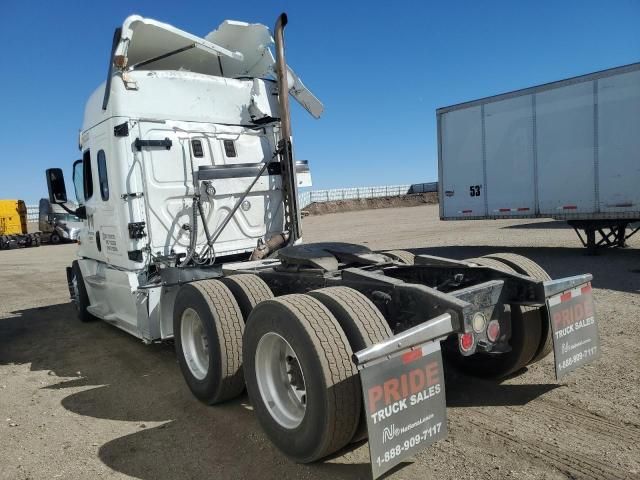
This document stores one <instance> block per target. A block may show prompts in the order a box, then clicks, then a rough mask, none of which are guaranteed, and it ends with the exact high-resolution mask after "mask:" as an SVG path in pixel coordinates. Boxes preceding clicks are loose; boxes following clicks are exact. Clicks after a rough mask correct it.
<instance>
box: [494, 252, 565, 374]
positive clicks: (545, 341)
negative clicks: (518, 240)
mask: <svg viewBox="0 0 640 480" xmlns="http://www.w3.org/2000/svg"><path fill="white" fill-rule="evenodd" d="M486 258H492V259H495V260H498V261H499V262H502V263H504V264H506V265H509V266H510V267H511V268H513V269H514V270H515V271H516V272H518V273H521V274H522V275H527V276H529V277H531V278H535V279H536V280H542V281H547V280H551V276H550V275H549V274H548V273H547V272H546V270H545V269H544V268H542V267H541V266H540V265H538V264H537V263H536V262H534V261H533V260H530V259H528V258H527V257H523V256H522V255H517V254H515V253H493V254H491V255H487V256H486ZM535 311H537V312H538V315H539V317H540V325H541V333H540V345H538V350H537V351H536V353H535V355H534V356H533V359H532V360H531V362H530V363H536V362H538V361H540V360H542V359H543V358H545V357H546V356H547V355H549V354H550V353H551V350H553V338H552V336H553V332H552V331H551V323H550V322H549V312H548V310H547V307H546V306H544V307H540V308H537V309H535Z"/></svg>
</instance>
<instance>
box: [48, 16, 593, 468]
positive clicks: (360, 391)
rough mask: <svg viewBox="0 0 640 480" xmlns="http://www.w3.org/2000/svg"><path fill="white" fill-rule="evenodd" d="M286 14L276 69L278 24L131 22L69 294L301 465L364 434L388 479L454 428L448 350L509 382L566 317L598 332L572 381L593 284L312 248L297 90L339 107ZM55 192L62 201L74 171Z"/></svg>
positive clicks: (52, 182) (474, 263) (87, 146)
mask: <svg viewBox="0 0 640 480" xmlns="http://www.w3.org/2000/svg"><path fill="white" fill-rule="evenodd" d="M286 22H287V18H286V15H284V14H283V15H281V16H280V17H279V19H278V22H277V23H276V28H275V32H274V33H275V51H276V55H275V57H274V55H273V53H272V51H271V45H272V43H274V40H273V39H272V36H271V33H270V32H269V30H268V29H267V27H265V26H264V25H256V24H248V23H244V22H236V21H226V22H224V23H223V24H222V25H221V26H220V27H219V28H218V29H217V30H215V31H213V32H212V33H210V34H209V35H207V36H206V37H205V38H200V37H196V36H194V35H192V34H189V33H187V32H184V31H182V30H179V29H177V28H175V27H172V26H170V25H167V24H163V23H160V22H157V21H155V20H150V19H144V18H141V17H137V16H134V17H129V18H127V19H126V20H125V22H124V24H123V26H122V27H121V28H118V29H117V30H116V33H115V36H114V42H113V48H112V52H111V56H110V60H109V64H108V65H109V69H108V75H107V79H106V82H105V83H104V84H103V85H102V86H100V87H99V88H98V90H96V92H95V93H94V94H93V95H92V96H91V98H90V99H89V101H88V103H87V107H86V110H85V120H84V125H83V128H82V132H81V135H80V151H81V153H82V159H81V160H78V161H76V162H75V163H74V171H73V180H74V185H75V187H76V197H77V200H78V203H79V205H80V206H79V207H78V208H77V209H76V210H75V212H74V213H75V214H76V215H77V216H78V217H80V218H82V219H83V228H82V229H81V231H80V234H79V236H78V259H77V260H75V261H74V262H73V263H72V265H71V266H70V267H68V268H67V275H68V280H69V292H70V295H71V298H72V300H73V301H74V303H75V304H76V306H77V309H78V316H79V318H80V320H82V321H90V320H95V319H100V320H103V321H106V322H109V323H111V324H113V325H115V326H117V327H119V328H121V329H124V330H126V331H127V332H129V333H131V334H132V335H135V336H136V337H138V338H140V339H142V340H143V341H144V342H160V341H165V340H173V342H174V344H175V348H176V354H177V357H178V363H179V365H180V369H181V371H182V374H183V376H184V378H185V381H186V383H187V385H188V387H189V388H190V389H191V391H192V392H193V394H194V395H195V396H196V397H197V398H198V399H200V400H201V401H203V402H206V403H208V404H216V403H220V402H224V401H228V400H230V399H233V398H235V397H237V396H238V395H240V394H241V392H242V391H243V390H244V389H245V386H246V389H247V392H248V394H249V398H250V400H251V403H252V405H253V408H254V410H255V412H256V415H257V417H258V419H259V421H260V424H261V425H262V427H263V428H264V430H265V432H266V434H267V435H268V436H269V438H270V439H271V440H272V441H273V442H274V444H275V445H277V446H278V448H280V449H281V450H282V451H283V452H284V453H285V454H286V455H288V456H289V457H291V458H292V459H294V460H296V461H299V462H311V461H314V460H317V459H320V458H322V457H324V456H326V455H329V454H331V453H333V452H335V451H337V450H338V449H340V448H342V447H344V446H345V445H346V444H347V443H349V442H350V441H352V440H354V439H360V438H363V436H364V435H363V434H364V432H366V433H367V434H368V436H369V445H370V449H371V454H372V469H373V473H374V475H376V476H377V475H380V474H382V473H384V472H385V471H388V470H389V469H390V468H393V467H394V466H396V465H397V464H398V463H400V462H401V461H402V459H404V458H406V457H407V456H411V455H413V454H414V453H416V451H417V450H418V449H421V448H424V447H425V446H427V445H429V444H431V443H433V442H434V441H436V440H438V439H440V438H443V437H444V436H445V435H446V425H447V423H446V408H445V401H444V372H443V370H442V360H441V356H440V355H441V353H440V352H441V341H442V349H443V351H445V352H446V353H447V355H449V356H450V357H451V358H452V359H453V360H454V361H455V362H457V363H458V364H459V365H460V368H463V369H465V370H467V371H468V372H469V373H471V374H477V375H491V376H504V375H509V374H512V373H515V372H518V371H521V370H522V368H523V367H525V366H526V365H529V364H532V363H534V362H537V361H538V360H540V359H542V358H544V357H545V356H547V355H548V354H549V353H550V352H551V350H552V346H553V343H552V342H553V332H554V331H555V330H556V329H557V328H559V327H560V326H561V325H560V324H558V323H557V322H555V323H554V322H552V321H551V319H552V318H555V317H556V316H557V315H560V313H561V312H560V313H558V312H559V311H562V312H565V313H567V315H565V317H566V318H571V319H572V320H574V321H581V322H587V323H588V325H587V327H586V328H582V329H580V330H579V332H580V333H579V335H580V336H581V338H580V339H577V340H576V341H575V345H578V346H579V348H578V347H576V350H575V351H572V352H571V354H570V355H577V354H578V350H580V352H579V353H580V356H579V358H578V357H577V356H576V358H566V357H567V353H566V352H567V351H570V350H567V349H566V348H565V349H564V350H562V351H561V352H560V353H558V351H556V352H555V353H556V363H557V366H558V370H557V375H558V376H562V375H563V374H565V373H567V372H569V371H570V370H572V369H573V368H575V367H577V366H580V365H582V364H584V363H586V362H589V361H591V360H594V359H595V358H597V356H598V355H599V347H598V344H597V328H596V324H595V319H594V316H593V308H592V300H591V298H592V297H591V293H590V288H589V282H590V280H591V275H588V274H584V275H577V276H575V277H569V278H564V279H559V280H551V279H550V278H549V277H548V276H547V275H546V274H545V273H544V271H543V270H542V269H540V267H539V266H537V265H535V264H533V263H532V262H530V261H529V260H527V259H524V258H522V257H518V256H513V255H494V256H492V257H491V258H477V259H470V260H468V261H456V260H450V259H444V258H439V257H431V256H415V257H414V256H413V255H411V254H410V253H409V252H404V251H393V252H384V253H375V252H372V251H370V250H369V249H367V248H366V247H362V246H359V245H350V244H343V243H321V244H303V243H302V226H301V222H300V209H299V208H298V205H297V192H296V189H297V187H298V186H299V185H308V184H309V180H310V177H309V172H308V169H307V167H306V164H304V163H298V162H296V161H295V160H294V155H293V148H292V137H291V128H290V115H289V96H292V97H293V98H294V99H296V100H297V101H299V102H300V104H301V105H302V106H303V107H304V108H306V109H307V110H308V111H309V112H310V113H311V114H312V115H313V116H316V117H317V116H319V115H320V113H321V112H322V105H321V104H320V102H319V101H318V100H316V99H315V97H314V96H313V95H312V94H311V93H310V92H309V91H308V90H307V89H306V88H305V87H304V85H303V84H302V82H301V81H300V79H299V78H298V77H297V76H296V75H295V73H293V71H292V70H291V68H289V67H288V66H287V64H286V62H285V58H284V26H285V25H286ZM47 183H48V186H49V197H50V200H51V201H52V202H55V203H59V204H61V205H62V206H63V208H64V206H65V202H66V201H67V194H66V190H65V183H64V176H63V172H62V170H61V169H59V168H52V169H48V170H47ZM67 208H68V207H67ZM572 292H574V293H575V295H574V293H572ZM563 295H564V296H563ZM561 298H562V299H566V301H565V302H561V301H560V300H561ZM572 299H573V300H572ZM576 305H577V307H579V311H578V313H579V315H578V314H577V316H575V315H573V314H572V316H571V317H570V316H569V315H568V314H569V313H570V312H569V310H570V309H573V308H574V306H576ZM567 309H569V310H567ZM571 311H573V310H571ZM578 317H579V318H578ZM558 318H560V317H558ZM562 318H564V317H562ZM585 332H590V333H589V335H587V338H586V339H585V338H584V337H585V335H586V333H585ZM568 341H569V338H563V342H564V343H565V344H567V343H568ZM587 344H589V345H588V347H589V349H588V350H586V347H585V348H584V349H583V346H585V345H587ZM582 350H585V351H586V353H583V351H582ZM362 412H366V415H364V414H363V415H361V413H362ZM363 418H366V422H365V421H362V422H361V420H362V419H363ZM365 423H366V425H365ZM403 425H404V426H407V428H404V429H403V428H401V426H403ZM418 426H419V428H418ZM414 427H416V428H415V430H412V429H413V428H414Z"/></svg>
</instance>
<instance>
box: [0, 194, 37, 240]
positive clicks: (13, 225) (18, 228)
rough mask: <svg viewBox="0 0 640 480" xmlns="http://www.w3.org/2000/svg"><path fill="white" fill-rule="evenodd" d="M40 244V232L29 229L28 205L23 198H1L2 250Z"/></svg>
mask: <svg viewBox="0 0 640 480" xmlns="http://www.w3.org/2000/svg"><path fill="white" fill-rule="evenodd" d="M38 246H40V232H36V233H29V232H28V231H27V206H26V205H25V204H24V202H23V201H22V200H0V250H5V249H8V248H18V247H38Z"/></svg>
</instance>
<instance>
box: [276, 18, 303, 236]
mask: <svg viewBox="0 0 640 480" xmlns="http://www.w3.org/2000/svg"><path fill="white" fill-rule="evenodd" d="M286 25H287V14H286V13H282V14H281V15H280V16H279V17H278V20H277V21H276V26H275V30H274V32H275V35H274V36H275V43H276V70H277V71H276V73H277V79H278V98H279V103H280V127H281V132H282V135H281V140H280V142H279V144H278V154H279V156H280V166H281V170H282V189H283V192H282V193H283V203H284V216H285V229H286V230H287V231H288V232H289V239H288V242H287V244H288V245H292V244H293V243H294V242H295V241H296V240H298V239H299V238H301V237H302V227H301V221H300V209H299V207H298V184H297V181H296V165H295V160H294V158H293V145H292V142H291V114H290V110H289V79H288V67H287V62H286V60H285V55H284V27H285V26H286Z"/></svg>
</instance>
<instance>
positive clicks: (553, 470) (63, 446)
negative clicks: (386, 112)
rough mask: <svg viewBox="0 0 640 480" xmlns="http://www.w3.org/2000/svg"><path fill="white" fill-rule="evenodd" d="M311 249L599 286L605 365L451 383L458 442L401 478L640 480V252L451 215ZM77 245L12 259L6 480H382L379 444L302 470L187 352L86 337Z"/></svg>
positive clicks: (335, 235)
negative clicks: (351, 248) (365, 252)
mask: <svg viewBox="0 0 640 480" xmlns="http://www.w3.org/2000/svg"><path fill="white" fill-rule="evenodd" d="M303 227H304V233H305V239H306V241H307V242H311V241H321V240H334V241H351V242H358V243H364V244H366V245H368V246H370V247H371V248H372V249H391V248H406V249H411V250H413V251H415V252H418V253H430V254H435V255H441V256H450V257H454V258H468V257H475V256H480V255H484V254H487V253H490V252H498V251H509V252H515V253H520V254H523V255H527V256H530V257H531V258H532V259H534V260H536V261H537V262H539V263H540V264H541V265H542V266H543V267H544V268H546V269H547V270H548V271H549V273H550V274H551V275H552V276H553V277H559V276H566V275H572V274H577V273H585V272H590V273H593V274H594V276H595V279H594V282H593V285H594V287H595V299H596V308H597V312H598V317H599V322H600V332H601V337H602V338H601V342H602V353H603V356H602V358H601V359H600V360H599V361H598V362H597V363H595V364H592V365H590V366H587V367H586V368H583V369H581V370H579V371H576V372H574V373H572V374H571V375H570V376H569V377H568V378H567V380H566V381H563V382H561V383H556V382H555V381H554V377H553V363H552V359H551V357H548V358H547V359H545V360H544V361H542V362H540V363H538V364H536V365H534V366H532V367H531V368H530V369H529V370H528V371H526V372H524V373H523V374H522V375H520V376H517V377H515V378H511V379H509V380H506V381H503V382H493V381H483V380H476V379H472V378H469V377H465V376H463V375H461V374H459V373H457V372H455V371H454V370H453V369H451V368H449V369H448V370H447V379H446V383H447V405H448V416H449V429H450V433H449V437H448V439H446V440H444V441H441V442H439V443H437V444H435V445H434V446H432V447H431V448H429V449H428V450H425V451H423V452H422V453H420V454H419V455H417V457H415V458H414V459H413V460H411V461H408V462H406V463H405V464H404V465H402V466H401V468H399V469H397V470H396V471H394V472H393V473H392V474H391V475H390V476H389V478H392V479H422V478H438V479H452V480H453V479H459V478H469V479H471V478H473V479H484V478H492V479H502V478H518V479H540V478H543V479H564V478H570V479H593V480H596V479H625V478H640V474H639V472H640V373H639V367H640V342H638V341H637V340H635V333H636V330H637V326H638V321H640V320H639V319H640V296H639V295H638V293H639V292H640V238H637V239H635V240H634V241H633V242H631V247H632V248H628V249H623V250H616V251H608V252H605V253H604V254H602V255H600V256H595V257H590V256H586V255H585V250H584V249H583V248H581V247H580V244H579V242H578V240H577V238H576V237H575V234H574V232H573V231H572V230H571V229H570V228H567V226H566V225H564V224H562V223H559V222H550V221H534V222H532V221H523V220H518V221H515V220H514V221H506V220H505V221H474V222H440V221H439V220H438V215H437V206H433V205H424V206H417V207H410V208H389V209H383V210H368V211H357V212H346V213H336V214H327V215H323V216H311V217H307V218H305V220H304V225H303ZM74 249H75V247H74V246H73V245H62V246H42V247H40V248H38V249H32V250H14V251H2V252H0V286H1V290H0V479H27V478H31V479H41V478H43V479H44V478H46V479H52V478H65V479H66V478H72V479H88V478H109V479H112V478H113V479H122V478H140V479H145V480H147V479H148V480H151V479H174V478H175V479H200V478H202V479H204V478H207V479H218V478H220V479H226V478H233V479H236V478H265V479H266V478H277V479H288V478H303V479H338V478H340V479H341V478H348V479H356V478H358V479H360V478H362V479H367V478H370V473H369V465H368V461H369V454H368V447H367V444H366V442H365V443H360V444H356V445H352V446H350V447H348V448H347V449H345V450H344V451H342V452H339V454H337V455H334V456H333V457H331V458H329V459H326V460H325V461H323V462H320V463H316V464H312V465H296V464H294V463H292V462H291V461H289V460H288V459H287V458H285V457H284V456H283V455H281V454H280V453H279V452H278V451H277V450H276V449H275V448H274V447H273V446H272V445H271V444H270V443H269V441H268V440H267V439H266V437H265V436H264V435H263V433H262V432H261V430H260V428H259V425H258V423H257V421H256V418H255V417H254V415H253V413H252V411H251V406H250V405H249V403H248V399H247V398H246V396H244V397H241V398H239V399H237V400H236V401H232V402H230V403H228V404H225V405H223V406H217V407H207V406H205V405H203V404H201V403H199V402H198V401H197V400H196V399H195V398H194V397H192V395H191V394H190V392H189V391H188V389H187V387H186V384H185V383H184V381H183V380H182V378H181V375H180V372H179V368H178V365H177V362H176V358H175V355H174V353H173V348H172V346H171V345H168V344H157V345H143V344H142V343H141V342H140V341H138V340H136V339H135V338H133V337H131V336H129V335H128V334H126V333H124V332H122V331H120V330H118V329H116V328H114V327H112V326H110V325H107V324H106V323H104V322H96V323H90V324H81V323H79V322H78V321H77V320H76V317H75V312H74V309H73V308H72V306H71V305H70V304H69V303H68V301H67V298H68V295H67V292H66V279H65V274H64V267H65V266H66V265H68V264H69V263H70V261H71V260H72V258H73V256H74Z"/></svg>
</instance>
